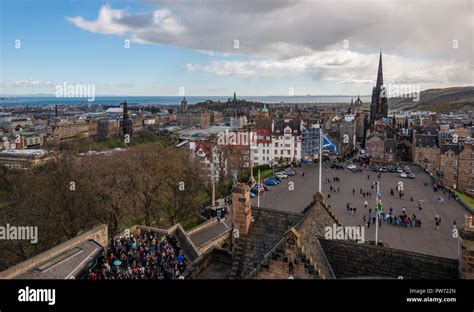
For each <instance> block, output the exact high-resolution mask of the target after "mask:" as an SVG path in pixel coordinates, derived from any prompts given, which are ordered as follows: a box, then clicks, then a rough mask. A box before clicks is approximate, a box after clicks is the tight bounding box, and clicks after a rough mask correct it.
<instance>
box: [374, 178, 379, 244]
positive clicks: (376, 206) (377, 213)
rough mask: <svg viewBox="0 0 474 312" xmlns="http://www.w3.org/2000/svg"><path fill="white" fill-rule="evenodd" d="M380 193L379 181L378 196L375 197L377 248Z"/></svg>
mask: <svg viewBox="0 0 474 312" xmlns="http://www.w3.org/2000/svg"><path fill="white" fill-rule="evenodd" d="M379 192H380V186H379V181H377V195H376V196H375V198H376V199H375V202H376V204H375V246H378V241H379V209H378V204H379V200H380V199H379Z"/></svg>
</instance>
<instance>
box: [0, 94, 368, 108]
mask: <svg viewBox="0 0 474 312" xmlns="http://www.w3.org/2000/svg"><path fill="white" fill-rule="evenodd" d="M228 98H229V97H227V96H186V101H187V102H188V104H196V103H200V102H204V101H206V100H213V101H221V102H227V99H228ZM237 98H238V99H244V100H247V101H255V102H261V103H268V104H276V103H278V104H280V103H321V104H327V103H350V102H351V98H353V99H354V101H355V100H356V98H357V96H338V95H334V96H331V95H326V96H323V95H318V96H316V95H314V96H313V95H305V96H300V95H294V96H242V97H237ZM125 100H126V101H127V103H128V104H130V105H179V104H180V103H181V101H182V100H183V97H182V96H96V97H95V99H94V100H93V101H88V99H87V98H66V97H65V98H58V97H54V96H42V95H35V96H0V106H26V105H28V106H48V105H83V104H90V105H111V106H114V105H119V104H120V103H122V102H123V101H125ZM361 100H362V102H370V97H369V96H361Z"/></svg>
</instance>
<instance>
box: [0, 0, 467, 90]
mask: <svg viewBox="0 0 474 312" xmlns="http://www.w3.org/2000/svg"><path fill="white" fill-rule="evenodd" d="M206 1H210V2H209V6H206V4H205V2H206ZM222 1H223V4H222V7H219V6H217V7H216V6H215V5H214V4H215V3H216V2H212V0H204V4H202V5H201V6H199V7H198V6H196V5H194V4H193V5H191V4H189V5H188V4H186V2H185V4H184V5H181V6H180V5H176V4H175V3H173V1H171V4H170V2H169V1H168V2H167V1H164V2H163V1H153V0H149V1H145V2H139V1H125V2H124V1H120V2H117V1H107V2H102V1H89V0H87V1H83V0H73V1H62V0H55V1H53V0H49V1H25V0H19V1H14V0H3V1H2V4H1V5H2V7H1V11H2V16H1V20H2V21H1V27H2V33H1V34H2V35H1V72H2V77H1V80H2V84H1V87H2V89H1V90H0V93H1V94H34V93H49V94H53V93H54V90H55V85H57V84H62V83H64V82H67V83H81V84H94V85H95V86H96V92H97V95H154V96H159V95H170V96H173V95H179V94H178V92H179V88H180V87H184V90H185V94H186V95H231V94H232V93H233V92H234V90H235V91H237V93H238V94H239V95H287V94H288V90H289V88H293V89H294V91H295V94H298V95H306V94H312V95H327V94H334V95H337V94H341V95H354V94H357V93H360V94H369V93H370V91H371V87H372V85H373V81H372V80H374V79H375V75H376V66H377V62H378V55H377V54H378V51H379V49H380V48H382V47H383V48H384V69H385V75H386V77H388V79H392V81H393V83H399V84H402V83H411V84H415V83H418V84H421V86H422V89H424V88H428V87H437V86H441V87H443V86H450V85H469V84H472V81H470V79H472V75H471V78H469V75H468V74H469V71H470V72H471V74H472V57H466V55H469V52H472V44H471V45H470V46H471V48H470V49H471V51H469V49H467V51H466V48H464V49H463V50H461V49H456V50H453V49H452V48H451V47H450V44H451V41H452V38H459V39H463V40H465V39H464V37H466V38H469V34H468V33H466V34H462V35H458V36H457V37H456V36H451V37H452V38H451V37H450V36H449V34H450V33H446V32H445V33H441V34H439V33H438V36H444V35H446V40H445V41H446V43H445V44H444V45H442V46H439V45H438V44H437V43H433V44H431V45H430V42H428V46H429V47H430V50H424V48H423V46H425V47H426V45H427V43H426V42H420V44H419V45H420V46H419V47H418V46H416V44H415V46H407V47H405V48H404V45H403V43H404V42H406V41H410V40H415V39H416V37H413V38H411V37H410V38H407V37H406V35H405V36H401V37H400V38H396V37H397V36H396V35H395V36H393V37H394V38H392V40H391V41H387V40H386V37H387V34H386V33H383V32H380V33H373V27H372V26H371V25H367V24H366V23H365V22H363V23H361V22H359V21H353V20H351V19H345V22H346V23H347V27H342V28H341V26H340V25H339V24H340V22H339V21H337V19H338V18H341V17H340V16H339V15H338V16H337V17H335V21H334V27H332V25H331V24H329V25H328V24H327V21H326V22H325V21H323V20H322V19H324V16H322V17H321V23H324V25H325V28H324V33H323V31H322V30H321V28H319V29H320V30H319V31H320V32H318V30H317V29H318V28H317V27H318V25H317V24H316V23H315V22H314V21H312V22H311V23H315V24H314V27H315V29H311V28H308V27H307V26H306V25H305V23H307V22H308V18H309V17H310V16H314V15H311V14H308V15H307V14H306V11H308V7H307V5H306V6H305V7H300V5H296V4H295V5H293V4H292V5H288V4H279V3H278V2H276V3H275V2H272V1H270V2H267V3H265V1H266V0H264V1H263V2H264V3H265V6H264V7H259V6H255V7H253V6H254V3H253V2H252V1H250V2H245V0H244V2H243V3H244V4H245V5H244V6H240V7H234V5H235V4H232V3H230V2H229V3H224V2H225V0H222ZM344 1H346V0H344ZM460 1H461V0H460ZM322 2H323V3H324V2H325V1H322ZM359 3H360V2H359ZM328 5H329V1H328ZM359 6H360V5H359ZM359 6H358V7H357V8H355V9H356V10H359V9H360V10H362V11H363V10H364V7H362V8H360V7H359ZM312 9H314V10H317V11H315V12H319V11H321V10H322V11H323V14H325V15H328V16H329V17H328V20H329V21H330V20H331V14H336V13H334V12H337V10H333V9H331V8H330V7H328V9H327V11H325V10H324V8H321V7H315V6H314V5H313V4H311V6H310V7H309V11H311V10H312ZM365 9H366V8H365ZM389 9H391V8H390V7H387V8H384V7H381V8H378V9H377V10H375V11H374V12H373V14H374V15H377V16H378V15H379V14H380V11H384V10H389ZM420 9H421V7H420ZM439 10H440V11H439V14H442V13H443V14H444V15H446V14H449V12H448V13H446V11H445V9H444V8H440V9H439ZM442 11H444V12H442ZM310 13H311V12H310ZM402 13H403V10H402V11H401V13H400V14H402ZM436 13H437V11H436V12H434V15H436ZM457 13H458V12H456V13H455V12H453V14H457ZM295 14H298V16H301V20H302V21H301V22H300V23H298V22H295V21H294V20H295V19H294V18H293V17H294V16H295ZM368 14H369V15H370V14H371V12H368ZM100 16H103V17H104V18H103V19H101V18H99V17H100ZM110 16H112V18H109V17H110ZM69 18H72V19H69ZM315 18H317V16H316V17H315ZM272 19H275V20H278V21H279V24H281V25H282V26H281V27H282V28H281V29H279V28H278V27H280V26H278V25H276V24H272V23H271V20H272ZM144 21H147V23H144ZM410 21H411V22H412V23H418V25H419V23H420V22H419V20H418V22H417V21H416V18H415V16H414V17H413V18H412V20H409V22H410ZM388 22H389V21H387V23H388ZM143 23H144V24H143ZM351 23H354V25H355V26H357V27H361V31H365V32H366V34H367V35H366V36H361V35H360V34H359V33H356V32H354V30H353V29H354V26H351ZM467 23H469V21H467ZM421 24H422V27H421V28H422V29H424V28H423V27H424V26H423V25H424V24H423V23H421ZM442 26H443V25H440V27H442ZM428 27H431V21H429V20H428V21H426V29H425V30H426V32H427V33H428V35H429V32H430V31H431V30H429V29H428ZM445 27H446V26H445ZM453 27H459V25H454V26H453ZM332 31H334V34H331V32H332ZM389 31H390V30H389ZM394 31H395V30H394ZM469 31H470V32H472V29H471V30H466V32H469ZM306 32H307V33H306ZM407 34H408V33H407ZM410 36H415V35H413V34H410ZM424 36H425V37H426V34H424ZM313 37H314V39H313ZM237 38H238V40H239V43H240V45H241V47H239V49H235V46H234V43H235V40H236V39H237ZM343 38H347V40H348V42H349V45H350V47H349V48H347V47H345V46H344V45H343V43H344V42H345V40H346V39H343ZM15 40H21V48H19V49H16V48H15ZM124 40H131V41H132V42H131V46H130V48H129V49H126V48H124ZM384 40H385V41H386V42H384ZM424 40H425V41H426V38H425V39H424ZM438 40H439V38H438ZM393 41H395V42H393ZM397 41H398V42H397ZM413 42H415V41H413ZM461 42H463V41H461ZM400 43H402V44H400ZM467 43H468V42H463V45H462V46H463V47H466V44H467ZM471 43H472V38H471ZM400 46H402V48H400ZM467 46H468V45H467ZM453 51H454V52H453ZM434 64H436V65H437V66H438V67H439V68H444V69H445V70H447V71H448V72H449V73H450V74H448V76H446V75H444V73H439V77H444V78H439V79H438V80H436V79H437V77H438V76H436V75H435V77H433V72H432V70H433V69H432V68H433V65H434ZM466 64H467V73H463V72H459V70H458V71H457V72H458V73H457V74H456V75H454V74H453V72H454V71H456V70H457V69H459V68H465V71H466ZM447 66H448V67H447ZM446 77H448V78H446Z"/></svg>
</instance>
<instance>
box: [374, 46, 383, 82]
mask: <svg viewBox="0 0 474 312" xmlns="http://www.w3.org/2000/svg"><path fill="white" fill-rule="evenodd" d="M375 86H376V87H381V86H383V72H382V50H380V58H379V70H378V73H377V84H376V85H375Z"/></svg>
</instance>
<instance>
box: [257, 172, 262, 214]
mask: <svg viewBox="0 0 474 312" xmlns="http://www.w3.org/2000/svg"><path fill="white" fill-rule="evenodd" d="M260 184H261V183H260V169H258V192H257V207H259V208H260V188H261V187H262V186H261V185H260Z"/></svg>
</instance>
